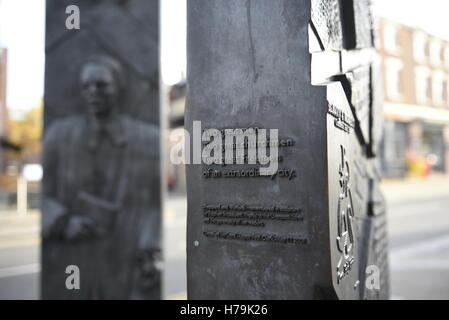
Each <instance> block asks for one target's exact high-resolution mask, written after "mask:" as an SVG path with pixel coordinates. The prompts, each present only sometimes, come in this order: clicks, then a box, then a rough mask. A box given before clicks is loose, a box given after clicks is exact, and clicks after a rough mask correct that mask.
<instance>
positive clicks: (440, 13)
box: [0, 0, 449, 117]
mask: <svg viewBox="0 0 449 320" xmlns="http://www.w3.org/2000/svg"><path fill="white" fill-rule="evenodd" d="M191 1H195V0H191ZM224 1H225V0H224ZM273 1H276V0H273ZM373 1H374V3H375V7H374V9H375V13H376V14H377V15H380V16H384V17H386V18H389V19H392V20H396V21H398V22H401V23H405V24H408V25H412V26H415V27H418V28H421V29H424V30H426V31H428V32H429V33H432V34H434V35H436V36H439V37H442V38H445V39H448V40H449V21H448V20H449V19H448V18H447V16H448V13H449V1H448V0H425V1H424V0H373ZM185 11H186V0H161V13H162V21H161V25H162V28H161V32H162V35H161V53H162V58H161V61H162V66H161V68H162V79H163V81H164V82H165V83H166V84H169V85H170V84H174V83H176V82H178V81H179V80H181V79H182V77H183V76H184V75H185V74H186V66H185V64H186V56H185V52H186V40H185V33H186V26H185V24H186V17H185ZM81 15H82V13H81ZM44 39H45V0H0V45H2V46H5V47H7V48H8V50H9V65H8V82H7V83H8V90H7V95H8V97H7V99H8V100H7V103H8V107H9V109H10V112H11V116H14V117H19V116H20V115H21V114H23V111H25V110H29V109H31V108H33V107H35V106H36V105H37V104H38V103H39V102H40V100H41V99H42V96H43V89H44V62H45V55H44V41H45V40H44Z"/></svg>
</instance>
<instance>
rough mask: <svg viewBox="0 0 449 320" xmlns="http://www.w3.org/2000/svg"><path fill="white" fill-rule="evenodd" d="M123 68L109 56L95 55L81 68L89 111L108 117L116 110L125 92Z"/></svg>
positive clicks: (97, 115) (84, 95) (83, 89)
mask: <svg viewBox="0 0 449 320" xmlns="http://www.w3.org/2000/svg"><path fill="white" fill-rule="evenodd" d="M123 81H124V80H123V68H122V66H121V65H120V63H119V62H118V61H116V60H114V59H112V58H110V57H107V56H95V57H92V58H90V59H88V61H87V62H86V63H85V64H84V66H83V68H82V70H81V85H82V91H83V97H84V99H85V101H86V103H87V106H88V109H89V112H91V113H92V114H93V115H95V116H96V117H107V116H108V115H109V114H110V113H111V112H115V111H116V109H117V107H118V105H119V99H120V97H121V96H122V94H123V89H124V85H123Z"/></svg>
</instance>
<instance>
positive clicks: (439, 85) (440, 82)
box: [432, 71, 446, 106]
mask: <svg viewBox="0 0 449 320" xmlns="http://www.w3.org/2000/svg"><path fill="white" fill-rule="evenodd" d="M444 78H445V74H444V73H443V72H442V71H435V72H434V73H433V76H432V79H433V83H432V89H433V90H432V91H433V92H432V93H433V102H434V104H435V105H438V106H442V105H443V104H444V102H445V100H446V98H445V91H446V88H445V87H446V82H445V81H444Z"/></svg>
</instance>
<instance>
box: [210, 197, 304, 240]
mask: <svg viewBox="0 0 449 320" xmlns="http://www.w3.org/2000/svg"><path fill="white" fill-rule="evenodd" d="M203 216H204V220H203V222H204V225H205V226H208V227H209V228H212V227H215V228H223V227H228V228H229V227H248V228H250V229H247V232H234V231H232V232H231V231H230V230H229V229H228V230H224V229H223V230H222V229H220V230H205V231H204V232H203V235H204V236H206V237H209V238H215V239H226V240H247V241H248V240H253V241H263V242H278V243H288V244H307V238H305V237H304V236H302V235H298V234H291V233H286V234H281V233H279V232H273V231H272V230H271V229H270V230H269V231H268V230H267V229H269V225H270V223H271V224H273V223H274V224H276V225H277V226H278V227H279V224H282V223H288V222H290V223H291V222H293V223H295V222H296V223H300V222H302V221H303V220H304V217H303V215H302V210H301V209H299V208H291V207H280V206H249V205H228V204H217V205H205V206H203ZM251 228H257V229H259V230H262V229H265V230H266V232H264V233H254V232H250V230H251ZM278 229H280V230H282V229H284V228H283V227H281V228H278ZM239 231H240V230H239Z"/></svg>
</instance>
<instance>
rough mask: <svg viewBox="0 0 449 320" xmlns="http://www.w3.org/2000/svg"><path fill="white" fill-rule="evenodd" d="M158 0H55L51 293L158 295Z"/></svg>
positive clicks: (45, 223) (47, 147) (50, 83)
mask: <svg viewBox="0 0 449 320" xmlns="http://www.w3.org/2000/svg"><path fill="white" fill-rule="evenodd" d="M69 4H77V5H78V6H79V8H80V12H81V17H82V24H81V29H80V30H75V31H74V30H66V29H65V24H64V20H62V19H63V18H64V17H66V15H65V7H66V6H67V5H69ZM158 8H159V6H158V1H132V2H131V1H121V2H112V1H111V2H107V1H98V2H95V1H59V0H58V1H47V64H46V88H45V120H46V121H45V122H46V123H45V136H44V150H43V166H44V181H43V198H42V237H43V243H42V279H41V287H42V298H44V299H160V298H161V243H160V241H161V237H160V229H161V221H160V220H161V187H160V186H161V183H160V168H159V167H160V152H159V148H160V132H159V86H158V82H159V61H158V51H159V49H158V48H159V38H158V21H159V18H158V14H159V9H158ZM137 30H138V31H139V32H138V33H136V31H137ZM145 31H146V32H145ZM69 265H75V266H77V267H78V268H79V271H80V274H79V275H80V288H79V290H76V289H73V290H69V288H67V287H66V278H67V277H68V276H69V275H68V274H66V268H67V266H69Z"/></svg>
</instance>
